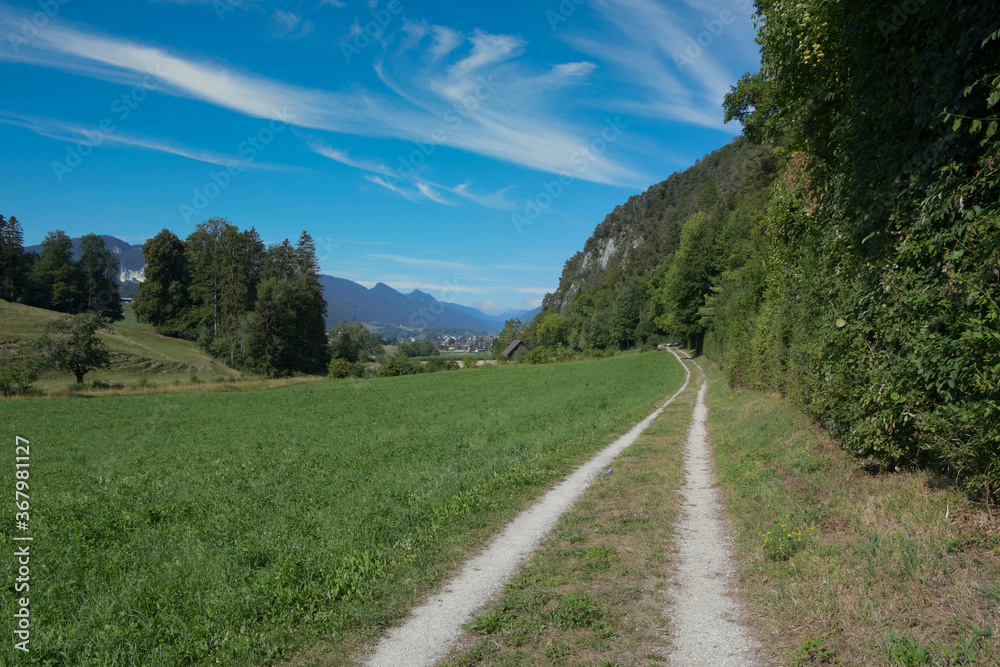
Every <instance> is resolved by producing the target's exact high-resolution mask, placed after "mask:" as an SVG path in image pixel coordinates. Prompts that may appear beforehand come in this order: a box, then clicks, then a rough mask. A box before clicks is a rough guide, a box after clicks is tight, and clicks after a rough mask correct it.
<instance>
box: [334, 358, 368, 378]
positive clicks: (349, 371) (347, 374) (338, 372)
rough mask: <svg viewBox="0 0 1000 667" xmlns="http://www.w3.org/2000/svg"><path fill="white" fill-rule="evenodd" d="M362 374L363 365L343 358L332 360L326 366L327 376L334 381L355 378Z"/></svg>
mask: <svg viewBox="0 0 1000 667" xmlns="http://www.w3.org/2000/svg"><path fill="white" fill-rule="evenodd" d="M363 373H364V364H362V363H361V362H359V361H348V360H347V359H343V358H339V357H338V358H334V359H332V360H331V361H330V365H329V366H327V374H328V376H329V377H330V378H332V379H334V380H341V379H343V378H357V377H361V376H362V374H363Z"/></svg>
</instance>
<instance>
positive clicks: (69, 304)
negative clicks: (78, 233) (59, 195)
mask: <svg viewBox="0 0 1000 667" xmlns="http://www.w3.org/2000/svg"><path fill="white" fill-rule="evenodd" d="M72 251H73V242H72V241H71V240H70V238H69V236H67V235H66V233H65V232H63V231H61V230H56V231H54V232H49V233H48V234H47V235H46V236H45V240H44V241H42V252H41V254H40V255H39V258H38V260H37V261H36V262H35V263H34V267H33V268H32V272H31V276H30V278H29V287H28V295H27V297H28V298H27V299H26V301H27V302H28V303H29V304H30V305H32V306H38V307H40V308H49V309H51V310H58V311H61V312H64V313H69V312H74V311H76V310H79V308H80V306H81V302H80V286H79V285H80V275H79V272H78V270H77V265H76V262H74V261H73V254H72Z"/></svg>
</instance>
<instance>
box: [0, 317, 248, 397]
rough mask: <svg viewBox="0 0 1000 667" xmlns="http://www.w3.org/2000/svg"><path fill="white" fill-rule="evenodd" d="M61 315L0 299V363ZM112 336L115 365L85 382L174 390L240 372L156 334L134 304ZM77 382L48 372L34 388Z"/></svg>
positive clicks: (66, 375) (195, 348) (108, 335)
mask: <svg viewBox="0 0 1000 667" xmlns="http://www.w3.org/2000/svg"><path fill="white" fill-rule="evenodd" d="M60 317H63V315H62V314H61V313H57V312H55V311H52V310H45V309H44V308H33V307H32V306H25V305H23V304H19V303H10V302H8V301H3V300H0V363H3V361H5V360H6V359H9V358H14V357H15V356H17V355H20V354H25V353H27V352H28V348H29V346H30V344H31V343H32V342H33V341H35V340H37V339H38V338H39V337H41V336H42V334H44V333H45V327H46V326H47V325H48V324H49V323H51V322H54V321H55V320H58V319H59V318H60ZM113 326H114V332H113V333H104V332H102V333H100V334H99V336H100V337H101V339H102V340H103V341H104V344H105V345H107V346H108V350H110V352H111V365H110V366H109V367H108V368H106V369H97V370H93V371H91V372H89V373H87V375H86V376H85V378H84V381H85V382H86V383H88V384H91V383H93V382H95V381H97V382H101V383H104V384H107V385H126V386H130V387H149V386H151V385H152V386H153V387H154V388H155V387H156V386H157V385H159V386H174V385H176V384H190V383H192V380H194V381H198V382H200V381H206V380H208V381H223V380H226V381H228V380H232V379H235V378H237V377H239V375H240V373H239V372H238V371H235V370H233V369H231V368H229V367H228V366H226V365H225V364H224V363H220V362H217V361H215V360H214V359H212V358H211V357H210V356H208V355H206V354H205V353H204V352H202V351H201V350H200V349H198V346H197V344H196V343H193V342H191V341H186V340H181V339H179V338H170V337H169V336H163V335H160V334H158V333H156V332H155V331H154V330H153V328H152V327H150V326H149V325H148V324H140V323H138V322H136V319H135V313H134V312H133V310H132V307H131V306H130V305H126V306H125V319H124V320H122V321H120V322H115V323H114V325H113ZM74 382H75V378H74V377H73V374H72V373H68V372H59V371H56V370H54V369H49V370H46V371H45V372H44V373H43V374H42V376H41V378H40V379H39V381H38V382H36V383H35V387H36V388H37V389H40V390H42V391H46V392H59V391H65V390H66V388H67V387H68V386H69V385H71V384H73V383H74Z"/></svg>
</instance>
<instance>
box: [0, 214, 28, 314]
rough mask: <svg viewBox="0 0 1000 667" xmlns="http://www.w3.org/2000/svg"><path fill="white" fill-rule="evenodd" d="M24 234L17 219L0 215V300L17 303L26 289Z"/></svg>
mask: <svg viewBox="0 0 1000 667" xmlns="http://www.w3.org/2000/svg"><path fill="white" fill-rule="evenodd" d="M24 267H25V259H24V232H23V231H22V230H21V223H19V222H18V221H17V218H15V217H14V216H10V217H9V218H4V216H2V215H0V299H4V300H6V301H16V300H17V299H19V298H20V297H21V293H22V291H23V289H24Z"/></svg>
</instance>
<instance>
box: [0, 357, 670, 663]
mask: <svg viewBox="0 0 1000 667" xmlns="http://www.w3.org/2000/svg"><path fill="white" fill-rule="evenodd" d="M681 381H682V372H681V371H680V369H679V368H678V367H677V364H676V362H674V361H673V359H672V358H671V357H668V356H667V355H663V354H656V353H650V354H641V355H629V356H623V357H616V358H612V359H603V360H596V361H589V362H578V363H566V364H558V365H551V366H539V367H516V366H511V367H492V368H488V369H483V370H481V371H480V372H476V373H469V374H465V373H445V374H436V375H418V376H406V377H400V378H382V379H375V380H367V381H350V380H345V381H338V382H320V383H312V384H308V385H299V386H295V387H287V388H284V389H276V390H273V391H268V392H257V393H252V394H201V395H159V396H126V397H109V398H100V399H53V400H47V401H17V402H10V401H8V402H3V403H0V423H3V424H4V427H5V431H6V435H5V437H10V438H11V439H13V437H14V436H15V435H18V436H21V437H24V438H28V439H29V440H30V442H31V456H32V459H31V466H32V467H31V493H32V506H33V508H35V509H34V512H35V513H34V514H33V515H32V526H33V536H34V542H33V546H32V549H33V550H36V551H35V552H34V553H35V556H34V560H33V561H32V563H33V577H36V578H33V579H32V598H31V600H32V602H31V604H32V614H33V616H32V618H33V619H34V623H35V625H34V631H33V632H34V634H33V638H32V641H33V644H32V652H31V654H29V656H28V663H29V664H45V662H46V661H55V662H71V663H75V664H110V663H114V662H117V663H118V664H182V663H193V664H210V663H211V664H214V662H215V660H216V659H218V660H220V661H221V662H224V663H236V662H239V663H252V664H266V663H268V662H272V661H274V660H277V659H280V658H287V657H289V656H296V657H297V659H298V661H299V662H300V663H303V664H306V663H310V662H314V663H315V662H320V661H322V662H324V663H329V662H335V663H336V662H340V661H343V660H344V659H345V658H344V656H345V655H347V654H349V653H350V652H352V651H354V650H357V649H358V648H359V646H360V645H361V644H362V643H364V642H366V641H369V640H370V639H371V638H372V637H374V636H376V635H377V634H379V633H380V631H381V630H382V628H384V627H385V626H386V625H388V624H390V623H392V622H393V621H394V620H396V619H398V618H400V617H401V616H402V615H403V614H404V613H405V610H406V608H407V605H408V604H410V603H412V602H414V601H416V600H418V599H420V598H421V597H422V596H423V595H424V594H425V593H426V591H427V590H429V588H430V587H432V586H433V585H434V584H435V582H437V581H440V580H441V579H442V578H443V577H444V576H445V575H446V574H447V572H448V571H449V569H450V568H451V567H453V566H454V565H455V564H456V563H458V562H460V561H461V559H462V557H463V556H464V555H466V554H468V553H469V552H470V551H471V550H474V549H477V548H478V547H480V546H481V545H482V544H483V543H484V541H485V540H486V539H487V538H488V537H489V535H490V534H491V533H492V532H493V531H495V530H496V529H497V528H498V527H499V526H502V525H503V523H504V522H505V521H506V520H508V519H509V518H510V517H511V516H512V515H513V514H514V513H515V512H516V511H517V510H519V509H522V508H523V507H524V506H525V505H526V504H527V502H529V501H530V499H531V498H533V497H535V496H537V495H538V494H539V493H540V492H541V491H542V490H544V488H546V487H547V486H548V485H549V484H550V483H552V482H553V481H554V480H556V479H558V478H560V477H562V475H564V474H565V472H567V471H568V470H569V469H571V467H573V466H574V465H575V464H577V463H579V462H580V461H581V460H583V459H584V458H586V457H587V456H588V455H589V454H591V453H592V452H594V451H595V450H596V449H598V448H599V447H601V446H603V445H604V444H606V442H607V441H608V439H609V438H611V437H612V436H614V435H616V434H619V433H621V432H624V431H625V430H627V428H628V427H629V426H631V424H632V423H634V422H635V421H638V420H639V419H641V418H642V417H644V416H645V415H646V414H648V413H649V412H650V411H651V410H652V408H653V407H654V406H655V405H656V404H658V403H659V402H661V401H662V400H663V398H664V397H665V396H666V395H669V393H671V392H672V391H673V390H675V389H676V388H677V387H678V386H680V383H681ZM12 520H13V517H12V516H11V515H8V516H6V517H2V518H0V526H2V532H3V533H4V534H5V539H10V537H11V535H12V533H13V530H14V525H13V523H12ZM34 568H37V569H34ZM35 572H37V575H35V574H34V573H35ZM4 576H5V585H6V586H8V587H10V586H12V583H13V581H12V580H13V576H14V574H13V570H12V569H11V564H10V562H9V561H8V562H6V563H5V572H4ZM36 582H37V583H36ZM36 585H37V590H36V588H35V587H36ZM10 604H11V599H9V598H8V599H7V600H6V601H5V603H4V612H3V613H5V614H8V617H10V616H9V614H12V613H13V608H11V607H10V606H9V605H10ZM330 638H332V639H330ZM12 650H13V649H11V648H10V647H9V646H8V647H7V648H4V649H2V651H3V652H0V655H3V656H4V657H5V658H6V659H8V660H11V659H13V656H12V655H11V654H10V651H12ZM19 658H20V656H19ZM21 662H24V660H23V658H22V659H21Z"/></svg>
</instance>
